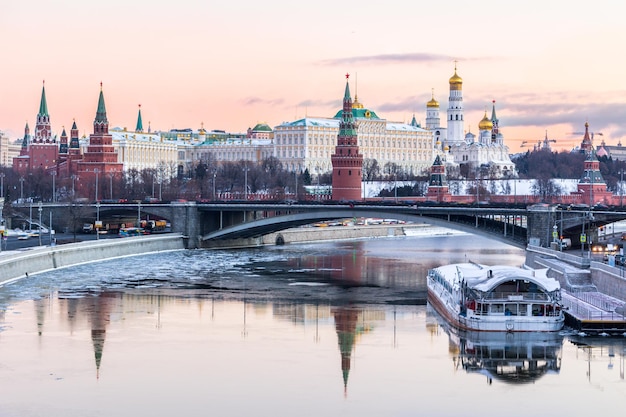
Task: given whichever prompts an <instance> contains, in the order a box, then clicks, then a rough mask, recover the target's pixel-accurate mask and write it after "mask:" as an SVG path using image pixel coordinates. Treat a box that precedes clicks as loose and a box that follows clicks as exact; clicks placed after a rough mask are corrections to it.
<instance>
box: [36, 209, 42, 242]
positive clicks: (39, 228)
mask: <svg viewBox="0 0 626 417" xmlns="http://www.w3.org/2000/svg"><path fill="white" fill-rule="evenodd" d="M37 210H38V211H39V226H38V230H39V233H38V234H39V246H41V212H42V211H43V208H42V207H41V201H40V202H39V208H38V209H37Z"/></svg>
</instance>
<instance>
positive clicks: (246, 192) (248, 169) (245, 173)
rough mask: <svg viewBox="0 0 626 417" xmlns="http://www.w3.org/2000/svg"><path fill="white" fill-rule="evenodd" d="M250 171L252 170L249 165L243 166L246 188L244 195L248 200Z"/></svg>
mask: <svg viewBox="0 0 626 417" xmlns="http://www.w3.org/2000/svg"><path fill="white" fill-rule="evenodd" d="M248 171H250V168H248V166H247V165H246V166H245V167H244V168H243V174H244V178H245V179H244V190H243V196H244V200H246V201H248Z"/></svg>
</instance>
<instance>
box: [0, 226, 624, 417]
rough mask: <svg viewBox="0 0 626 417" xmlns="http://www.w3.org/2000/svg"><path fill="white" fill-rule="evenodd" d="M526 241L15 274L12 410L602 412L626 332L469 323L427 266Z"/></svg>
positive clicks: (5, 342) (9, 305) (238, 254)
mask: <svg viewBox="0 0 626 417" xmlns="http://www.w3.org/2000/svg"><path fill="white" fill-rule="evenodd" d="M463 261H476V262H481V263H485V264H510V265H521V264H522V263H523V261H524V252H523V250H520V249H517V248H514V247H511V246H506V245H503V244H502V243H499V242H496V241H492V240H488V239H484V238H480V237H477V236H473V235H467V234H459V233H454V234H453V233H446V232H445V229H436V228H432V229H429V232H428V233H427V234H421V235H414V236H406V237H395V238H377V239H366V240H356V241H341V242H318V243H311V244H297V245H286V246H280V247H266V248H255V249H238V250H194V251H178V252H169V253H160V254H152V255H144V256H138V257H130V258H124V259H116V260H109V261H105V262H100V263H94V264H89V265H82V266H77V267H73V268H68V269H63V270H57V271H53V272H49V273H45V274H39V275H35V276H31V277H29V278H27V279H23V280H20V281H17V282H14V283H12V284H9V285H5V286H3V287H0V381H1V386H2V392H1V394H0V417H6V416H11V417H13V416H15V417H22V416H47V417H54V416H64V417H67V416H81V417H85V416H105V417H109V416H111V417H113V416H115V417H124V416H206V415H220V416H252V415H254V416H300V417H303V416H311V417H313V416H316V417H317V416H355V417H356V416H359V417H363V416H455V417H457V416H481V417H489V416H502V415H507V416H528V415H536V416H549V415H566V416H593V415H597V414H598V413H601V412H603V411H605V410H606V411H607V412H610V413H611V414H613V415H621V413H622V412H623V411H622V412H620V411H619V410H620V409H624V408H626V383H625V381H624V355H625V348H626V338H623V337H620V338H614V339H610V338H603V339H591V338H583V337H579V336H577V335H575V334H573V333H571V332H569V333H568V332H562V333H561V334H558V335H552V336H548V335H530V336H525V337H523V338H522V337H519V336H518V335H513V334H509V335H499V336H498V335H495V336H494V335H491V336H486V335H484V334H480V335H476V334H457V333H455V332H452V331H450V330H449V329H448V328H447V326H445V324H444V323H442V322H440V321H439V319H438V317H437V316H435V314H434V313H433V312H432V311H431V309H430V308H429V307H428V306H427V304H426V279H425V277H426V273H427V270H428V268H430V267H433V266H438V265H442V264H446V263H452V262H463Z"/></svg>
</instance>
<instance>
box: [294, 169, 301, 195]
mask: <svg viewBox="0 0 626 417" xmlns="http://www.w3.org/2000/svg"><path fill="white" fill-rule="evenodd" d="M299 171H300V164H298V165H297V166H296V175H295V178H296V187H295V190H294V200H296V201H298V174H299Z"/></svg>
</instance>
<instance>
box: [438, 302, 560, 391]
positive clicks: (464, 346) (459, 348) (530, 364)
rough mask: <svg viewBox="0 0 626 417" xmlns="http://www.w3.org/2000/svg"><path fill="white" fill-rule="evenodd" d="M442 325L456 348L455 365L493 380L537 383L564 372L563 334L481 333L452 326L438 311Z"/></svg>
mask: <svg viewBox="0 0 626 417" xmlns="http://www.w3.org/2000/svg"><path fill="white" fill-rule="evenodd" d="M429 310H430V311H431V312H432V313H433V314H435V315H436V316H437V319H438V321H439V324H440V326H441V327H442V328H443V329H444V331H445V332H446V333H447V334H448V336H449V338H450V344H451V345H454V346H455V347H456V348H455V349H451V351H453V352H455V356H454V362H455V364H456V366H461V367H462V368H463V369H465V371H467V372H468V373H480V374H482V375H485V376H486V377H487V379H488V381H489V383H491V382H492V380H494V379H496V380H500V381H502V382H506V383H527V382H534V381H536V380H537V379H538V378H540V377H542V376H543V375H545V374H549V373H558V372H560V370H561V350H562V346H563V336H562V335H560V334H559V332H535V333H533V332H477V331H465V330H460V329H458V328H455V327H453V326H450V325H449V324H448V323H447V322H445V320H444V319H443V318H441V316H439V315H438V314H437V313H436V312H435V311H434V309H429Z"/></svg>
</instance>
